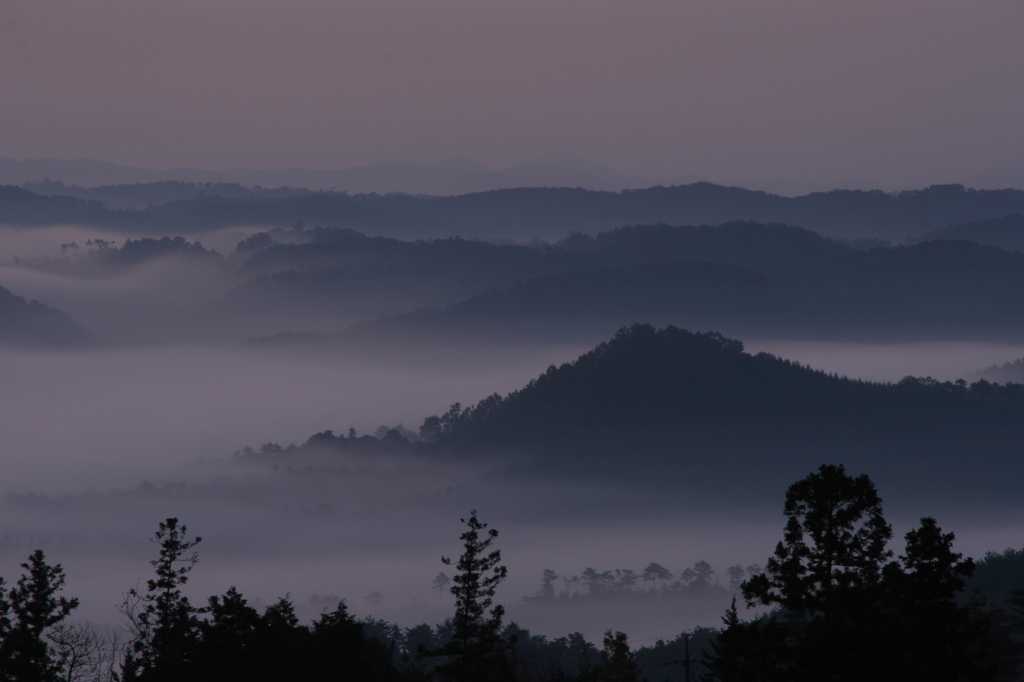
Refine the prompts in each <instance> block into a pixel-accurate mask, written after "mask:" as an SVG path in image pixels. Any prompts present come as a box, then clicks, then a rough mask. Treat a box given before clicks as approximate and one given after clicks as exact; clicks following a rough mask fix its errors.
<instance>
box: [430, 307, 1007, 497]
mask: <svg viewBox="0 0 1024 682" xmlns="http://www.w3.org/2000/svg"><path fill="white" fill-rule="evenodd" d="M422 431H423V435H424V436H426V437H428V438H432V439H434V440H435V442H436V444H437V445H436V447H439V448H441V449H442V450H444V451H449V452H453V453H463V455H468V454H471V453H472V454H480V453H507V454H517V455H525V456H526V457H527V458H528V459H530V460H531V463H530V464H529V465H527V466H526V467H525V470H528V471H537V472H547V473H558V474H567V475H571V476H574V477H594V478H598V479H602V478H603V479H608V478H609V477H611V478H612V479H614V480H618V481H622V480H627V479H635V480H637V481H642V482H644V483H645V484H648V485H651V486H658V485H669V486H675V485H679V486H681V488H680V489H681V490H683V489H687V490H690V491H691V492H693V493H699V492H703V493H716V494H717V493H721V494H725V492H726V491H730V490H731V491H732V492H735V493H737V494H740V495H741V496H747V495H753V494H755V493H756V491H757V490H761V489H764V486H768V488H769V489H772V488H773V486H777V485H778V484H779V482H780V481H785V480H788V479H791V478H793V476H794V475H795V474H796V475H798V474H799V472H801V471H804V472H806V471H808V470H812V469H813V468H814V467H815V466H817V465H818V464H820V463H822V462H837V463H840V462H841V463H845V464H846V465H847V466H848V467H850V468H851V469H853V470H857V471H871V472H872V474H873V475H874V476H878V477H879V480H881V481H883V482H896V481H899V482H901V485H903V486H906V488H907V489H908V490H910V491H914V492H915V493H917V494H920V495H923V496H925V497H934V496H941V497H943V498H944V499H946V502H948V503H951V504H955V503H956V502H960V503H964V504H969V503H970V500H971V499H973V498H974V496H975V495H978V494H981V493H984V494H985V495H986V497H987V498H988V499H996V498H998V497H1000V496H1011V497H1012V496H1013V495H1017V494H1019V484H1020V482H1021V481H1022V480H1024V458H1022V457H1021V456H1020V455H1021V453H1022V448H1024V446H1022V444H1024V386H1021V385H1016V384H1010V385H1005V386H1003V385H998V384H991V383H987V382H978V383H975V384H971V385H967V384H965V383H964V382H957V383H940V382H936V381H933V380H930V379H914V378H907V379H904V380H903V381H901V382H899V383H898V384H879V383H869V382H864V381H855V380H850V379H846V378H841V377H837V376H834V375H829V374H826V373H823V372H820V371H815V370H812V369H809V368H806V367H801V366H800V365H798V364H796V363H793V362H789V361H786V360H782V359H779V358H776V357H773V356H771V355H767V354H763V353H762V354H757V355H751V354H748V353H745V352H744V351H743V345H742V343H740V342H739V341H736V340H732V339H727V338H724V337H722V336H721V335H719V334H715V333H706V334H699V333H693V332H689V331H685V330H682V329H677V328H674V327H667V328H665V329H661V330H656V329H654V328H653V327H651V326H648V325H634V326H632V327H631V328H628V329H623V330H621V331H620V332H619V333H618V334H617V335H616V336H615V337H614V338H613V339H611V340H610V341H607V342H605V343H602V344H600V345H599V346H597V347H596V348H595V349H594V350H592V351H590V352H588V353H586V354H585V355H582V356H581V357H580V358H578V359H577V360H576V361H575V362H572V363H568V364H565V365H562V366H561V367H554V366H552V367H550V368H549V369H548V370H547V371H546V372H545V373H544V374H542V375H541V376H539V377H538V378H537V379H535V380H533V381H531V382H530V383H529V384H528V385H527V386H525V387H524V388H522V389H520V390H518V391H515V392H513V393H511V394H509V395H507V396H505V397H500V396H498V395H494V396H491V397H490V398H487V399H485V400H483V401H481V402H479V403H478V404H476V405H474V406H472V407H470V408H465V409H460V408H458V407H457V406H453V408H452V409H451V410H450V411H449V412H448V413H447V414H445V415H443V416H441V417H431V418H428V419H427V420H426V421H425V423H424V426H423V430H422Z"/></svg>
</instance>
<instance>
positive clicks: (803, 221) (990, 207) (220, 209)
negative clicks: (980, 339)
mask: <svg viewBox="0 0 1024 682" xmlns="http://www.w3.org/2000/svg"><path fill="white" fill-rule="evenodd" d="M134 191H135V192H136V193H138V191H140V190H134ZM212 191H214V192H215V191H217V190H216V189H214V190H212ZM223 194H224V195H226V196H224V195H221V196H214V195H213V194H205V195H203V196H192V197H190V198H183V199H181V200H177V201H170V202H167V203H163V204H159V205H154V206H151V207H148V208H145V209H143V210H136V211H127V210H113V209H109V208H106V207H103V206H101V205H99V204H93V203H89V202H84V201H81V200H73V199H70V198H67V197H60V196H48V197H42V196H40V195H33V194H32V193H30V192H27V191H26V190H21V189H17V188H12V187H8V188H5V189H4V192H3V193H2V194H0V222H5V223H18V224H24V225H41V224H50V223H54V222H74V223H80V224H88V225H104V226H106V227H112V228H119V229H131V230H134V231H137V232H148V233H150V234H152V233H158V234H175V233H177V234H186V233H189V232H195V231H205V230H211V229H217V228H224V227H231V226H237V225H261V226H267V227H289V226H291V225H294V224H295V223H296V222H299V221H301V222H304V223H306V224H321V225H331V226H335V227H343V228H351V229H355V230H359V231H362V232H365V233H367V234H371V235H390V236H400V237H419V238H424V237H448V236H455V235H459V236H463V237H486V238H506V239H508V238H514V239H531V238H544V239H557V238H561V237H564V236H565V235H567V234H569V233H570V232H574V231H576V232H585V233H588V234H593V233H596V232H598V231H601V230H608V229H613V228H616V227H620V226H622V225H629V224H647V223H661V222H664V223H670V224H702V223H708V224H713V223H722V222H727V221H732V220H756V221H760V222H783V223H788V224H792V225H800V226H802V227H806V228H808V229H811V230H814V231H817V232H820V233H822V234H827V235H830V236H835V237H844V238H865V237H867V238H878V237H882V238H888V239H890V240H895V241H900V240H902V239H904V238H906V237H908V236H918V235H921V234H924V233H925V232H927V231H929V230H933V229H937V228H940V227H944V226H947V225H951V224H955V223H964V222H968V221H977V220H986V219H991V218H997V217H1001V216H1006V215H1009V214H1012V213H1024V191H1020V190H980V191H979V190H971V189H965V188H964V187H962V186H960V185H943V186H933V187H929V188H927V189H922V190H910V191H905V192H899V193H896V194H887V193H884V192H881V191H861V190H835V191H831V192H819V193H812V194H808V195H804V196H800V197H781V196H778V195H774V194H768V193H766V192H759V191H752V190H745V189H740V188H737V187H722V186H719V185H713V184H710V183H694V184H690V185H679V186H674V187H651V188H648V189H637V190H626V191H622V192H602V191H592V190H584V189H569V188H523V189H505V190H493V191H487V192H479V193H474V194H463V195H459V196H444V197H431V196H413V195H407V194H388V195H377V194H357V195H348V194H342V193H337V192H316V193H309V194H303V195H300V196H279V195H270V194H268V193H266V192H261V193H258V194H256V195H255V196H253V195H250V196H239V194H240V193H239V192H238V191H234V190H232V191H228V190H225V191H224V192H223ZM32 197H34V198H32Z"/></svg>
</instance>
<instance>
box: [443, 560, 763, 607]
mask: <svg viewBox="0 0 1024 682" xmlns="http://www.w3.org/2000/svg"><path fill="white" fill-rule="evenodd" d="M761 570H762V569H761V566H760V565H758V564H751V565H749V566H747V567H746V568H744V567H743V566H742V565H741V564H733V565H732V566H729V567H728V568H727V569H725V575H726V580H727V583H726V584H723V583H722V581H721V580H720V578H719V576H718V574H717V572H716V571H715V570H714V569H713V568H712V567H711V564H709V563H708V562H706V561H697V562H695V563H694V565H693V567H692V568H684V569H682V570H681V571H679V572H678V573H672V571H670V570H668V569H667V568H665V567H664V566H662V565H661V564H658V563H655V562H651V563H649V564H648V565H647V566H646V567H645V568H644V569H643V570H642V571H635V570H633V569H629V568H615V569H611V570H605V571H600V570H597V569H595V568H590V567H587V568H585V569H583V571H582V572H580V573H578V574H574V575H571V576H559V575H558V574H557V573H556V572H555V571H553V570H551V569H550V568H546V569H544V571H543V573H542V574H541V583H540V587H539V588H538V590H537V594H536V595H533V596H530V597H526V598H525V601H526V602H527V603H538V604H564V605H570V604H573V603H577V602H580V601H600V600H618V599H700V598H706V597H722V596H725V595H729V594H735V593H737V592H738V591H739V588H740V584H741V583H742V582H743V578H744V576H746V575H753V574H757V573H760V572H761ZM442 575H443V574H442Z"/></svg>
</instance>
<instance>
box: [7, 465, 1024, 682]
mask: <svg viewBox="0 0 1024 682" xmlns="http://www.w3.org/2000/svg"><path fill="white" fill-rule="evenodd" d="M784 512H785V515H786V517H787V522H786V524H785V527H784V529H783V538H782V540H781V541H780V542H779V543H778V545H777V547H776V549H775V552H774V553H773V555H772V556H771V557H769V558H768V560H767V562H766V564H765V566H764V567H763V568H761V567H760V566H750V567H748V568H747V569H743V568H742V567H739V566H733V567H731V568H734V569H738V570H735V571H733V573H732V574H730V578H731V579H733V580H734V581H737V582H738V589H739V593H740V594H741V595H742V599H743V601H744V602H745V603H746V604H747V605H748V606H762V607H769V608H770V609H771V610H770V611H768V612H767V613H765V614H764V615H761V616H759V617H757V618H753V619H750V620H743V619H742V618H741V617H740V611H739V608H738V607H737V604H736V599H735V598H734V599H733V604H732V606H731V607H730V608H729V609H728V610H727V611H726V613H725V615H724V617H723V627H722V628H720V629H718V630H711V629H707V628H698V629H697V630H695V631H693V632H692V633H684V634H683V635H681V636H680V637H679V638H677V639H676V640H673V641H671V642H665V641H659V642H658V643H657V644H655V645H653V646H649V647H643V648H641V649H639V650H637V651H634V650H632V649H631V647H630V646H629V641H628V637H627V635H626V634H625V633H622V632H618V631H613V630H609V631H607V632H606V633H605V636H604V638H603V642H602V645H603V649H598V648H597V647H595V646H594V645H593V644H591V643H589V642H587V641H586V640H585V639H584V638H583V637H582V635H580V634H579V633H573V634H572V635H569V636H567V637H560V638H556V639H554V640H548V639H547V638H545V637H542V636H538V635H533V634H531V633H530V632H529V631H528V630H525V629H523V628H520V627H519V626H518V625H516V624H515V623H510V624H505V623H503V617H504V608H503V607H502V605H501V604H499V603H496V601H495V597H496V591H497V588H498V586H499V585H500V584H501V583H502V582H503V581H504V580H505V578H506V577H507V569H506V568H505V566H504V565H503V564H502V559H501V551H500V550H499V549H497V548H496V546H495V542H496V540H497V538H498V531H497V530H495V529H493V528H489V527H488V525H487V524H486V523H483V522H481V521H480V520H479V519H478V516H477V513H476V512H475V511H474V512H472V513H471V515H470V516H469V517H468V518H466V519H463V520H462V522H463V524H464V525H465V531H464V532H463V533H462V535H461V537H460V540H461V542H462V547H463V551H462V554H461V555H460V556H459V557H458V558H457V559H456V558H447V557H442V561H443V563H444V564H445V565H446V566H449V567H451V569H452V570H453V571H454V573H453V577H452V578H451V579H450V580H449V579H448V577H447V576H446V575H444V574H443V573H442V574H439V576H438V578H437V579H435V587H440V588H441V589H443V588H445V587H447V588H448V589H449V591H450V592H451V594H452V595H453V596H454V597H455V611H454V614H453V615H452V616H451V617H450V618H448V619H446V620H445V621H444V622H443V623H441V624H439V625H437V626H436V627H432V626H430V625H426V624H423V625H420V626H416V627H412V628H406V629H403V628H400V627H398V626H397V625H394V624H391V623H388V622H386V621H382V620H374V619H367V620H365V621H358V620H357V619H356V618H355V617H354V616H353V615H352V614H351V613H349V611H348V609H347V607H346V605H345V602H344V601H341V602H339V603H338V604H337V606H336V607H335V608H334V609H333V610H329V611H328V610H325V611H324V612H323V613H322V614H321V615H320V616H319V617H318V618H317V619H315V620H314V621H313V622H312V623H309V624H304V623H300V622H299V619H298V617H297V616H296V614H295V610H294V608H293V605H292V603H291V601H290V600H289V599H287V598H285V599H280V600H278V601H277V602H275V603H273V604H271V605H270V606H268V607H266V608H265V609H264V610H263V612H262V613H260V612H259V611H258V610H257V609H255V608H254V607H252V606H250V605H249V603H248V601H247V600H246V599H245V597H244V596H243V595H242V594H241V593H239V592H238V590H237V589H235V588H234V587H232V588H230V589H228V590H227V592H225V593H224V594H222V595H215V596H211V597H209V598H208V599H207V600H206V602H205V604H203V605H196V604H193V603H192V602H191V601H190V599H189V597H188V596H187V595H186V594H185V591H184V587H185V585H186V583H187V582H188V579H189V575H190V573H191V571H192V570H193V568H194V567H195V566H196V563H197V561H198V553H197V550H196V548H197V546H198V545H199V544H200V543H201V542H202V539H201V538H200V537H192V536H190V535H189V533H188V529H187V528H186V527H185V526H184V525H183V524H181V523H179V521H178V519H177V518H168V519H166V520H165V521H163V522H161V523H160V524H159V526H158V528H157V531H156V533H155V535H154V537H153V540H154V542H155V543H156V545H157V546H158V547H159V553H158V556H157V557H156V558H154V559H153V560H152V561H151V562H150V564H151V566H152V568H153V572H154V575H153V577H151V578H150V579H149V580H147V581H146V583H145V587H144V588H143V587H136V588H134V589H131V590H129V591H128V592H127V593H126V595H125V599H124V602H123V603H122V605H121V616H122V618H123V621H124V623H125V625H126V630H125V632H124V633H120V634H119V633H109V634H104V633H99V632H97V631H95V630H93V629H91V628H89V627H88V626H87V625H85V624H75V623H72V622H71V621H70V620H69V618H70V616H71V614H72V612H73V611H74V609H75V608H76V607H77V606H78V600H77V599H74V598H69V597H67V596H64V595H63V594H62V592H63V588H64V582H65V577H64V571H63V569H62V567H61V566H60V565H59V564H56V565H50V564H49V563H48V562H47V561H46V557H45V555H44V554H43V552H42V551H41V550H37V551H35V552H34V553H33V554H32V555H31V556H30V557H29V558H28V560H27V561H26V562H25V563H23V564H22V568H23V569H24V573H23V574H22V576H21V577H20V578H19V579H18V581H17V582H16V583H15V584H14V585H13V586H8V585H7V584H6V583H5V582H3V581H2V580H0V681H3V682H8V681H10V682H57V681H58V680H63V681H68V682H70V681H75V680H81V681H85V680H88V681H90V682H183V681H185V680H189V681H193V680H194V681H198V682H204V681H206V680H209V681H210V682H213V681H214V680H216V681H218V682H232V681H235V680H237V681H238V682H241V681H243V680H245V681H247V682H261V681H263V680H267V681H270V680H282V679H288V680H296V681H299V682H303V681H307V680H308V681H310V682H319V681H320V680H324V681H326V680H337V679H357V680H366V681H368V682H370V681H374V680H393V681H396V682H404V681H422V682H445V681H450V682H491V681H493V682H520V681H522V682H548V681H550V682H570V681H575V682H639V681H640V680H641V679H647V680H652V681H653V682H661V681H667V680H680V679H683V675H685V676H686V679H690V676H691V674H696V673H697V672H699V673H700V675H701V679H703V680H706V681H707V682H748V681H751V682H757V681H762V680H763V681H765V682H774V681H775V680H779V681H782V680H786V681H802V680H807V681H808V682H810V681H819V680H835V681H839V682H844V681H846V680H850V681H853V680H863V679H872V680H900V681H901V682H905V681H915V680H921V681H922V682H924V681H926V680H927V681H929V682H936V681H937V682H946V681H949V682H959V681H960V680H970V681H971V682H982V681H987V680H991V681H993V682H1002V681H1003V680H1015V679H1019V677H1018V675H1019V673H1020V671H1021V665H1022V662H1024V590H1020V589H1011V590H1010V593H1009V599H1008V600H1006V601H1005V602H1004V603H998V602H987V601H986V600H985V599H984V598H982V597H981V596H980V595H978V594H974V595H965V594H964V588H965V584H966V583H965V581H966V580H967V579H968V578H969V577H970V576H971V575H972V574H973V573H974V571H975V562H974V561H973V560H972V559H970V558H964V557H963V556H962V555H961V554H960V553H957V552H955V551H954V550H953V541H954V535H953V533H949V532H944V531H943V530H942V529H941V528H940V527H939V525H938V522H937V521H936V520H935V519H934V518H931V517H925V518H922V519H921V521H920V525H919V527H918V528H916V529H914V530H912V531H910V532H909V533H907V535H906V538H905V540H906V546H905V550H904V553H903V554H902V555H901V556H899V557H895V556H894V553H893V551H892V550H891V549H889V548H888V543H889V541H890V540H891V539H892V528H891V526H890V525H889V524H888V522H887V521H886V520H885V518H884V516H883V513H882V504H881V500H880V498H879V497H878V494H877V492H876V490H875V487H874V484H873V483H872V482H871V480H870V479H869V478H868V477H867V476H866V475H860V476H856V477H854V476H850V475H848V474H847V473H846V471H845V469H844V467H843V466H841V465H822V466H821V467H820V468H819V469H818V470H817V471H816V472H814V473H812V474H810V475H808V476H807V477H805V478H804V479H802V480H800V481H797V482H796V483H794V484H792V485H791V486H790V487H789V489H788V491H787V494H786V502H785V507H784ZM984 563H992V564H994V565H995V566H996V570H995V571H992V572H991V573H990V575H989V579H990V580H997V581H1002V585H1003V587H1006V586H1007V585H1009V587H1011V588H1015V587H1020V585H1019V583H1012V582H1011V583H1009V584H1008V583H1007V582H1006V581H1007V578H1008V576H1012V575H1013V571H1012V570H1010V569H1011V568H1012V567H1013V566H1016V565H1018V564H1021V563H1024V552H1016V551H1008V552H1005V553H1003V554H1000V555H997V554H990V555H989V556H987V557H986V559H985V560H984ZM686 571H690V573H689V574H687V575H686V577H685V578H684V579H688V580H689V582H690V584H697V585H701V586H702V589H710V587H709V586H710V585H711V584H712V583H711V580H712V577H713V575H714V571H713V570H712V569H711V567H710V565H708V564H707V563H706V562H697V563H696V564H695V566H694V568H693V569H685V570H684V572H683V573H684V574H685V573H686ZM741 572H742V575H741ZM602 573H606V574H608V573H610V575H611V576H612V578H615V579H617V580H618V582H619V583H622V582H623V579H624V577H625V582H627V583H628V582H629V580H630V578H629V577H626V576H625V574H624V572H623V571H621V570H620V572H619V574H618V576H617V577H616V575H615V572H614V571H610V572H602ZM602 573H599V572H597V571H596V570H593V569H590V572H589V573H588V572H587V571H585V572H584V575H587V576H588V578H589V579H590V580H592V581H595V582H594V585H599V584H601V581H602V577H601V575H602ZM442 576H444V579H443V580H441V577H442ZM744 576H745V577H746V579H743V578H744ZM634 577H637V578H638V579H639V580H641V581H644V580H646V581H649V582H654V581H658V580H660V581H662V583H661V584H662V589H664V584H665V582H666V581H669V580H673V579H674V578H675V576H673V575H672V574H671V573H670V572H669V571H667V569H665V568H664V567H662V566H660V565H659V564H656V563H651V564H649V565H648V566H647V567H646V568H645V569H644V571H642V572H641V573H640V574H639V575H638V576H637V575H636V574H634ZM557 579H558V576H557V575H556V574H555V573H554V571H551V570H550V569H547V570H545V572H544V574H543V576H542V583H541V588H540V591H539V593H538V595H537V597H536V598H537V599H556V598H557V595H555V583H556V580H557ZM597 589H600V588H597ZM655 589H656V588H655V587H651V590H652V591H653V590H655ZM691 640H692V642H691ZM691 643H692V647H691ZM693 679H696V678H693Z"/></svg>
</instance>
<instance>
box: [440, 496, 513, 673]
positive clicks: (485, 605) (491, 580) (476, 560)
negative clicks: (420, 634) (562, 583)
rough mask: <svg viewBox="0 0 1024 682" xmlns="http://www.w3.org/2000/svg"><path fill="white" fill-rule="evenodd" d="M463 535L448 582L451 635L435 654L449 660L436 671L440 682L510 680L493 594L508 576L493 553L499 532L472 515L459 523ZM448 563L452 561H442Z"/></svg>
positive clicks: (508, 651) (500, 609)
mask: <svg viewBox="0 0 1024 682" xmlns="http://www.w3.org/2000/svg"><path fill="white" fill-rule="evenodd" d="M462 523H464V524H466V527H467V529H466V532H464V533H463V534H462V536H461V537H460V538H459V539H460V540H462V555H461V556H460V557H459V560H458V562H457V563H455V568H456V569H457V570H458V573H456V574H455V576H454V577H453V578H452V583H453V585H452V587H451V592H452V594H453V595H454V596H455V617H454V618H453V619H452V637H451V640H450V641H449V642H448V643H447V644H446V645H444V646H443V647H442V648H441V649H440V650H439V651H436V652H434V653H436V654H439V655H443V656H445V657H446V658H447V659H448V660H447V661H446V662H444V663H442V664H441V665H439V666H438V667H437V671H436V672H437V673H438V674H439V675H441V676H442V677H443V678H444V679H450V680H454V681H455V682H471V681H472V682H486V681H489V680H494V681H495V682H498V681H504V680H509V681H511V680H512V679H513V668H512V664H511V660H510V654H511V649H510V648H509V643H508V642H506V641H505V640H503V639H502V637H501V635H500V631H501V619H502V616H503V615H504V613H505V609H504V607H502V606H501V605H500V604H498V605H494V593H495V590H496V589H497V587H498V585H500V584H501V582H502V581H503V580H505V577H506V576H507V575H508V570H507V569H506V568H505V567H504V566H503V565H501V550H498V549H491V546H492V544H493V543H494V540H495V538H497V537H498V531H497V530H496V529H494V528H491V529H488V528H487V524H486V523H481V522H480V521H479V520H478V519H477V517H476V510H473V511H472V512H470V516H469V519H468V520H467V519H462ZM441 561H443V562H444V563H445V564H446V565H452V563H453V562H452V560H451V559H449V558H446V557H442V558H441Z"/></svg>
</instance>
